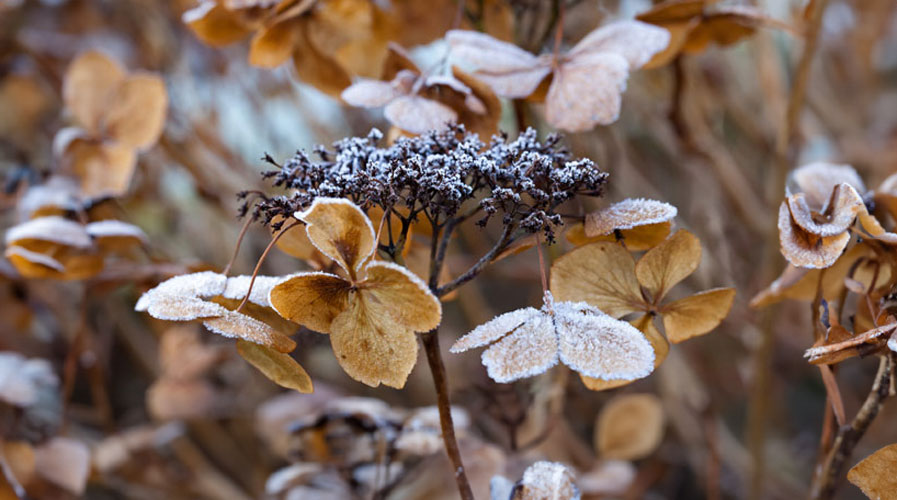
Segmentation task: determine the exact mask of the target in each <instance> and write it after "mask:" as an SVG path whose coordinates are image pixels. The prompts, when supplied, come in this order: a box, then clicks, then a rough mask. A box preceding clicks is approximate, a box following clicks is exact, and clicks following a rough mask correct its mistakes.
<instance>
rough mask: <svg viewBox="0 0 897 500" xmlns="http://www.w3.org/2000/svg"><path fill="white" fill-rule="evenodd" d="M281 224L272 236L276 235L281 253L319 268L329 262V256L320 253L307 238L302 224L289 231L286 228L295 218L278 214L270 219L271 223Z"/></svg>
mask: <svg viewBox="0 0 897 500" xmlns="http://www.w3.org/2000/svg"><path fill="white" fill-rule="evenodd" d="M281 221H283V222H282V225H281V227H280V229H279V230H277V231H276V232H274V234H273V236H274V237H277V236H278V235H280V236H279V237H278V238H277V243H275V245H277V248H278V249H280V250H281V251H282V252H283V253H285V254H287V255H291V256H293V257H296V258H297V259H301V260H304V261H306V262H307V263H309V264H310V265H311V266H312V267H314V268H317V269H320V268H321V267H323V266H324V265H325V264H326V263H328V262H330V258H328V257H327V256H326V255H324V254H322V253H321V252H320V251H319V250H318V249H317V248H316V247H315V246H314V245H313V244H312V242H311V240H309V239H308V232H306V230H305V227H304V226H302V225H298V227H292V228H290V230H289V231H287V228H288V227H290V226H291V225H292V223H293V222H296V219H295V218H293V217H290V218H289V219H287V220H284V218H283V217H282V216H280V215H278V216H276V217H274V219H272V221H271V222H272V225H273V224H275V223H281Z"/></svg>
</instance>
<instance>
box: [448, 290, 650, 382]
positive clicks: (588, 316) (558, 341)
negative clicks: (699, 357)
mask: <svg viewBox="0 0 897 500" xmlns="http://www.w3.org/2000/svg"><path fill="white" fill-rule="evenodd" d="M486 345H489V346H490V347H489V348H488V349H486V350H485V351H484V352H483V364H484V365H485V366H486V371H487V373H488V374H489V376H490V377H491V378H492V379H493V380H495V381H497V382H512V381H514V380H518V379H521V378H525V377H532V376H534V375H538V374H540V373H543V372H545V371H546V370H548V369H549V368H551V367H553V366H554V365H556V364H557V363H558V361H560V362H562V363H564V364H565V365H567V366H569V367H570V368H571V369H573V370H574V371H576V372H579V373H580V374H582V375H585V376H588V377H594V378H602V379H604V380H632V379H637V378H642V377H646V376H647V375H649V374H650V373H651V371H652V370H653V369H654V350H653V349H652V347H651V344H650V343H649V342H648V341H647V340H646V339H645V337H644V335H642V333H641V332H639V331H638V330H637V329H636V328H634V327H633V326H632V325H630V324H629V323H627V322H625V321H620V320H616V319H614V318H612V317H610V316H608V315H606V314H604V313H603V312H601V311H600V310H598V309H597V308H595V307H592V306H589V305H588V304H586V303H584V302H579V303H573V302H554V300H553V299H552V297H551V294H550V293H546V295H545V304H544V305H543V307H542V308H541V309H534V308H531V307H528V308H525V309H518V310H516V311H511V312H509V313H505V314H502V315H500V316H498V317H496V318H494V319H493V320H491V321H489V322H487V323H485V324H483V325H480V326H478V327H477V328H475V329H474V330H473V331H471V332H470V333H468V334H467V335H466V336H464V337H462V338H460V339H459V340H458V341H457V342H455V344H454V345H453V346H452V348H451V352H454V353H458V352H464V351H467V350H469V349H473V348H476V347H482V346H486Z"/></svg>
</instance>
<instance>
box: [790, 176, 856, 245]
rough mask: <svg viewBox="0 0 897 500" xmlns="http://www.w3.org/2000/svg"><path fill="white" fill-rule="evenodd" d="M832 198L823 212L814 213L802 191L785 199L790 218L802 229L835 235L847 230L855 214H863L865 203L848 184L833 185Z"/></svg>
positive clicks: (823, 234) (818, 234)
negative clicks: (831, 201)
mask: <svg viewBox="0 0 897 500" xmlns="http://www.w3.org/2000/svg"><path fill="white" fill-rule="evenodd" d="M832 199H833V201H834V202H833V203H831V204H829V207H828V209H827V210H826V213H825V214H818V213H817V214H814V212H813V210H811V209H810V206H809V205H808V204H807V200H806V196H805V195H804V194H803V193H798V194H795V195H792V196H789V197H788V199H787V200H786V201H787V203H788V208H789V209H790V210H791V218H792V219H794V223H795V224H797V225H798V226H800V227H801V228H802V229H803V230H804V231H807V232H808V233H811V234H815V235H816V236H835V235H838V234H840V233H843V232H844V231H847V228H849V227H850V226H852V225H853V221H854V220H855V219H856V218H857V215H860V214H865V213H866V205H865V204H864V203H863V198H862V197H861V196H860V195H859V193H857V192H856V190H855V189H854V188H853V187H851V186H850V185H849V184H839V185H838V186H835V190H834V191H833V192H832ZM814 215H815V217H814ZM817 220H822V222H817Z"/></svg>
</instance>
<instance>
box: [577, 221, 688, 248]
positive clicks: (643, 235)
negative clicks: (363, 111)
mask: <svg viewBox="0 0 897 500" xmlns="http://www.w3.org/2000/svg"><path fill="white" fill-rule="evenodd" d="M671 228H672V224H671V223H670V222H660V223H658V224H648V225H645V226H638V227H634V228H632V229H622V230H620V236H621V237H622V238H621V239H620V241H622V242H623V244H624V245H626V249H627V250H630V251H632V252H641V251H643V250H649V249H651V248H654V247H656V246H657V245H659V244H660V243H662V242H663V240H665V239H667V236H669V235H670V229H671ZM565 237H566V238H567V241H569V242H570V243H572V244H573V245H575V246H582V245H587V244H589V243H595V242H598V241H609V242H616V241H617V236H616V234H614V233H611V234H605V235H603V236H595V237H591V238H590V237H588V236H586V234H585V225H584V224H583V223H576V224H573V225H572V226H570V228H569V229H568V230H567V232H566V233H565Z"/></svg>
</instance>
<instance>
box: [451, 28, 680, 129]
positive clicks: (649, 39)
mask: <svg viewBox="0 0 897 500" xmlns="http://www.w3.org/2000/svg"><path fill="white" fill-rule="evenodd" d="M445 38H446V40H447V41H448V43H449V45H451V47H452V55H453V56H454V57H457V58H458V59H461V60H464V61H467V62H469V63H471V64H473V65H474V66H476V67H477V68H478V69H477V71H475V72H474V73H473V75H474V76H475V77H476V78H478V79H480V80H482V81H484V82H486V83H487V84H489V85H490V86H492V89H493V90H495V93H496V94H498V95H499V96H501V97H507V98H515V99H516V98H523V97H527V96H530V95H531V94H533V93H534V92H536V90H537V89H538V88H539V86H540V85H541V84H542V82H543V80H545V79H546V78H548V77H549V76H551V84H550V85H549V87H548V94H547V96H546V97H545V110H546V113H545V118H546V120H547V121H548V123H549V124H551V125H552V126H553V127H555V128H558V129H561V130H566V131H569V132H580V131H584V130H589V129H591V128H592V127H594V126H595V125H599V124H600V125H607V124H610V123H613V122H614V121H616V120H617V118H618V117H619V115H620V107H621V104H622V94H623V91H624V90H625V89H626V80H627V79H628V78H629V72H630V71H631V70H634V69H638V68H640V67H641V66H642V65H644V64H645V63H647V62H648V61H649V60H650V59H651V58H652V57H653V56H654V54H657V53H658V52H660V51H662V50H663V49H664V48H666V46H667V44H668V43H669V39H670V35H669V32H668V31H667V30H665V29H663V28H658V27H656V26H652V25H650V24H646V23H642V22H640V21H618V22H614V23H610V24H608V25H605V26H601V27H599V28H597V29H595V30H594V31H592V32H591V33H589V34H588V35H586V36H585V38H583V39H582V40H580V41H579V43H577V44H576V45H575V46H574V47H573V48H572V49H570V50H569V51H568V52H566V53H563V54H544V55H541V56H535V55H533V54H530V53H529V52H526V51H525V50H522V49H520V48H519V47H517V46H516V45H513V44H510V43H507V42H502V41H500V40H497V39H495V38H492V37H491V36H489V35H486V34H483V33H478V32H475V31H459V30H452V31H449V32H448V33H447V34H446V37H445Z"/></svg>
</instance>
